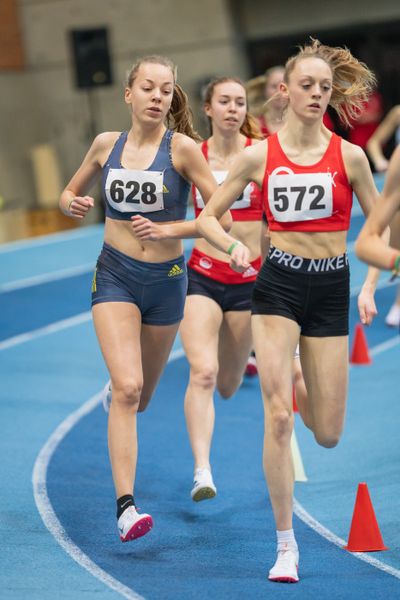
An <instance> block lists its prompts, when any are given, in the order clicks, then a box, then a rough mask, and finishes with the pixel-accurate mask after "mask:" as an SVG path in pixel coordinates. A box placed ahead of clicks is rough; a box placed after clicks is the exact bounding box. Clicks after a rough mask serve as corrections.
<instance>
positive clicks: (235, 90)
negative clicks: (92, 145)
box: [180, 77, 262, 502]
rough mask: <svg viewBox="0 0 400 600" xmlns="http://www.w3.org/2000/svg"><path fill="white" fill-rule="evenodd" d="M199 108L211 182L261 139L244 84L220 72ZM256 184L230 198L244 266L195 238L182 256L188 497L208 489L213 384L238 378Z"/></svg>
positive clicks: (255, 255)
mask: <svg viewBox="0 0 400 600" xmlns="http://www.w3.org/2000/svg"><path fill="white" fill-rule="evenodd" d="M204 111H205V113H206V115H207V117H208V119H209V123H210V129H211V134H212V135H211V137H210V138H209V139H208V140H206V141H204V142H203V143H202V144H201V149H202V152H203V154H204V156H205V158H206V159H207V161H208V163H209V164H210V166H211V168H212V171H213V175H214V177H215V179H216V180H217V183H219V184H221V183H222V182H223V181H224V179H225V177H226V175H227V171H228V169H229V167H230V165H231V163H232V161H233V160H234V158H235V157H236V156H237V154H238V153H239V152H240V151H241V150H242V149H243V148H244V147H246V146H251V145H252V143H253V141H254V139H256V140H257V139H258V140H260V139H262V136H261V134H260V131H259V129H258V126H257V123H256V120H255V119H254V118H253V117H251V116H250V115H249V114H248V113H247V101H246V90H245V88H244V84H243V83H242V82H241V81H240V80H239V79H235V78H230V77H224V78H220V79H215V80H213V81H211V82H210V83H209V85H208V87H207V88H206V90H205V94H204ZM193 203H194V207H195V213H196V216H198V215H199V214H200V212H201V210H202V208H204V201H203V199H202V195H201V193H200V190H198V189H196V188H195V187H193ZM261 214H262V196H261V190H260V189H259V188H258V187H257V186H256V185H255V184H254V183H249V185H248V186H246V188H245V190H244V191H243V194H241V195H240V198H238V199H237V200H236V201H235V202H234V204H233V205H232V210H231V216H232V219H233V225H232V232H233V235H234V236H235V238H237V239H240V240H242V241H243V242H244V243H246V244H247V245H248V247H249V248H250V265H249V268H248V269H247V270H246V271H245V272H244V273H238V272H236V271H233V270H232V269H231V267H230V265H229V257H227V256H226V254H225V253H224V252H221V251H219V250H217V249H215V248H214V247H213V246H211V245H210V244H209V243H208V242H207V241H206V240H204V239H198V240H196V242H195V246H194V249H193V252H192V255H191V257H190V260H189V262H188V267H189V268H188V276H189V286H188V296H187V299H186V303H185V315H184V319H183V321H182V323H181V327H180V334H181V338H182V342H183V346H184V349H185V353H186V356H187V359H188V361H189V363H190V380H189V385H188V387H187V390H186V395H185V415H186V423H187V428H188V433H189V438H190V443H191V446H192V451H193V455H194V467H195V471H194V486H193V489H192V492H191V496H192V499H193V500H194V501H196V502H197V501H199V500H204V499H207V498H212V497H214V496H215V494H216V487H215V485H214V482H213V479H212V475H211V467H210V448H211V441H212V434H213V429H214V419H215V411H214V391H215V388H217V389H218V391H219V392H220V394H221V395H222V396H223V397H224V398H229V397H230V396H232V394H234V392H235V391H236V390H237V388H238V386H239V385H240V383H241V380H242V375H243V372H244V369H245V366H246V362H247V358H248V355H249V351H250V348H251V345H252V341H251V324H250V309H251V295H252V291H253V286H254V282H255V279H256V276H257V273H258V271H259V268H260V266H261V261H260V247H259V239H260V231H261Z"/></svg>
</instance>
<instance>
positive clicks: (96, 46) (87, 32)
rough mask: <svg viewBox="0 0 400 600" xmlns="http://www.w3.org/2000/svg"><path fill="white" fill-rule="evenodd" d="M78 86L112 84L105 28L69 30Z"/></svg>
mask: <svg viewBox="0 0 400 600" xmlns="http://www.w3.org/2000/svg"><path fill="white" fill-rule="evenodd" d="M70 34H71V42H72V52H73V57H74V66H75V82H76V85H77V87H78V88H83V89H87V88H94V87H98V86H101V85H111V84H112V82H113V81H112V73H111V61H110V53H109V51H108V38H107V29H106V28H105V27H102V28H99V29H76V30H74V31H71V32H70Z"/></svg>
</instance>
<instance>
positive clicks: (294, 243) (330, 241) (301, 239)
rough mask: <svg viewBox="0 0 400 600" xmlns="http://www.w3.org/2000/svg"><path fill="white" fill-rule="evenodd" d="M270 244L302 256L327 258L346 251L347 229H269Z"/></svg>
mask: <svg viewBox="0 0 400 600" xmlns="http://www.w3.org/2000/svg"><path fill="white" fill-rule="evenodd" d="M270 235H271V245H272V246H275V247H276V248H279V249H280V250H283V251H284V252H290V254H297V256H303V257H304V258H329V257H330V256H339V255H340V254H343V253H344V252H346V237H347V231H321V232H320V231H313V232H310V231H306V232H303V231H271V232H270Z"/></svg>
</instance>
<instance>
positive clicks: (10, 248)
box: [0, 225, 103, 254]
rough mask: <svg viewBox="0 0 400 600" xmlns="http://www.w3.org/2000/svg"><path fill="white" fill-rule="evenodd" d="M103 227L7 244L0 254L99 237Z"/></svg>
mask: <svg viewBox="0 0 400 600" xmlns="http://www.w3.org/2000/svg"><path fill="white" fill-rule="evenodd" d="M102 229H103V225H85V226H83V227H79V229H69V230H68V231H61V232H57V233H47V234H46V235H38V236H37V237H34V238H29V239H25V240H16V241H14V242H6V243H4V244H1V246H0V254H6V253H7V252H15V251H16V250H26V249H27V248H39V247H40V246H49V245H50V244H56V243H59V242H66V241H69V240H76V239H80V238H84V237H90V236H94V235H99V234H100V233H102Z"/></svg>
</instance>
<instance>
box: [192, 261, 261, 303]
mask: <svg viewBox="0 0 400 600" xmlns="http://www.w3.org/2000/svg"><path fill="white" fill-rule="evenodd" d="M188 277H189V285H188V291H187V294H188V296H190V295H194V294H197V295H199V296H206V297H207V298H211V299H212V300H214V301H215V302H216V303H217V304H218V305H219V306H220V307H221V309H222V311H223V312H227V311H228V310H250V309H251V295H252V292H253V287H254V283H255V282H254V281H246V282H245V283H221V282H220V281H215V279H211V278H210V277H206V276H205V275H202V274H201V273H198V272H197V271H195V270H194V269H191V268H190V267H188Z"/></svg>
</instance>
